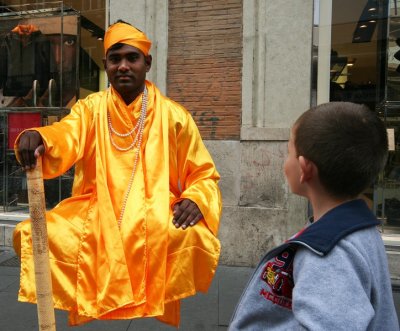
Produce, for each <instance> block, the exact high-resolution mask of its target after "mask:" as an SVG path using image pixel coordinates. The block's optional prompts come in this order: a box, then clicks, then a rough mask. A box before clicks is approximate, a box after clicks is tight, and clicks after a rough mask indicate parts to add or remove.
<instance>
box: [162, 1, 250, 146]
mask: <svg viewBox="0 0 400 331" xmlns="http://www.w3.org/2000/svg"><path fill="white" fill-rule="evenodd" d="M242 8H243V3H242V0H213V1H201V0H169V30H168V72H167V86H168V90H167V94H168V96H169V97H171V98H172V99H173V100H175V101H177V102H179V103H181V104H182V105H183V106H185V107H186V108H187V109H188V110H189V111H190V112H191V113H192V115H193V118H194V120H195V121H196V123H197V125H198V127H199V129H200V132H201V134H202V137H203V139H212V140H221V139H223V140H239V137H240V121H241V106H242V100H241V79H242V77H241V76H242V30H243V29H242V13H243V9H242Z"/></svg>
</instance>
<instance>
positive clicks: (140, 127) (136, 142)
mask: <svg viewBox="0 0 400 331" xmlns="http://www.w3.org/2000/svg"><path fill="white" fill-rule="evenodd" d="M146 115H147V88H146V86H145V87H144V90H143V95H142V108H141V110H140V117H139V119H138V121H137V123H136V125H135V127H134V128H133V129H132V130H131V131H129V132H127V133H119V132H118V131H117V130H115V129H114V127H113V126H112V123H111V116H110V113H109V112H107V117H108V128H109V135H110V141H111V144H112V145H113V146H114V147H115V149H117V150H118V151H121V152H126V151H129V150H131V149H133V148H135V146H136V151H135V159H134V163H133V169H132V173H131V176H130V178H129V182H128V188H127V190H126V192H125V196H124V200H123V201H122V207H121V212H120V215H119V218H118V228H121V222H122V218H123V216H124V213H125V208H126V203H127V201H128V196H129V192H130V191H131V189H132V184H133V179H134V177H135V173H136V168H137V163H138V160H139V153H140V146H141V145H142V138H143V131H144V122H145V120H146ZM135 132H137V133H136V135H135V137H134V138H133V142H132V143H131V144H130V145H129V146H128V147H121V146H118V145H117V143H116V142H115V141H114V139H113V137H112V134H115V135H116V136H118V137H122V138H126V137H129V136H132V135H133V134H134V133H135Z"/></svg>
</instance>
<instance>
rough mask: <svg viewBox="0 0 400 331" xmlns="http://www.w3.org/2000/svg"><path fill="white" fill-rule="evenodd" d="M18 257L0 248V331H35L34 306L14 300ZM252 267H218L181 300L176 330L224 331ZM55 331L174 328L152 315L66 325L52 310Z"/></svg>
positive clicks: (62, 316) (61, 315)
mask: <svg viewBox="0 0 400 331" xmlns="http://www.w3.org/2000/svg"><path fill="white" fill-rule="evenodd" d="M19 271H20V267H19V260H18V258H17V257H16V256H15V253H14V252H13V250H12V249H11V248H1V247H0V330H1V331H31V330H38V321H37V308H36V305H33V304H30V303H22V302H18V301H17V294H18V289H19ZM252 271H253V269H252V268H246V267H228V266H219V267H218V268H217V272H216V275H215V277H214V279H213V282H212V284H211V287H210V289H209V291H208V293H206V294H203V293H198V294H196V295H195V296H193V297H190V298H187V299H184V300H182V303H181V324H180V328H179V331H226V330H227V328H228V323H229V320H230V317H231V315H232V313H233V310H234V308H235V305H236V303H237V302H238V300H239V297H240V294H241V293H242V290H243V288H244V287H245V285H246V283H247V280H248V279H249V277H250V275H251V273H252ZM55 315H56V328H57V331H64V330H69V331H75V330H76V331H94V330H96V331H99V330H101V331H103V330H104V331H134V330H135V331H176V330H177V329H176V328H174V327H170V326H168V325H165V324H163V323H161V322H159V321H157V320H156V319H154V318H146V319H138V320H119V321H94V322H91V323H88V324H85V325H82V326H77V327H69V326H68V316H67V313H66V312H64V311H59V310H56V312H55Z"/></svg>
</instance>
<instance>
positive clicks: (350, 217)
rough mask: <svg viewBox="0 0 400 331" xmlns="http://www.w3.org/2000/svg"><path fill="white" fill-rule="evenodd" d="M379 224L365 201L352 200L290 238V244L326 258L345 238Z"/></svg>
mask: <svg viewBox="0 0 400 331" xmlns="http://www.w3.org/2000/svg"><path fill="white" fill-rule="evenodd" d="M379 224H380V222H379V221H378V220H377V219H376V217H375V215H374V214H373V213H372V211H371V210H370V209H369V208H368V206H367V204H366V203H365V201H364V200H362V199H356V200H351V201H348V202H345V203H343V204H341V205H339V206H337V207H335V208H333V209H331V210H330V211H328V212H327V213H326V214H325V215H323V216H322V217H321V218H320V219H319V220H318V221H317V222H315V223H313V224H311V225H310V226H308V227H307V228H305V229H304V230H302V231H300V232H299V233H298V234H297V235H295V236H293V237H292V238H290V239H289V240H288V243H297V244H301V245H303V246H306V247H308V248H310V249H311V250H312V251H313V252H314V253H317V254H318V255H321V256H325V255H327V254H328V253H329V252H330V251H331V250H332V249H333V248H334V247H335V246H336V244H337V243H338V242H339V241H340V240H341V239H343V238H344V237H346V236H348V235H350V234H352V233H353V232H356V231H359V230H362V229H366V228H371V227H376V226H377V225H379Z"/></svg>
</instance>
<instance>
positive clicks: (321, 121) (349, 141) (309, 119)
mask: <svg viewBox="0 0 400 331" xmlns="http://www.w3.org/2000/svg"><path fill="white" fill-rule="evenodd" d="M387 149H388V143H387V135H386V131H385V127H384V125H383V123H382V121H381V120H380V119H379V118H378V117H377V116H376V115H375V114H374V113H373V112H371V111H370V110H369V109H368V108H367V107H365V106H363V105H357V104H353V103H349V102H331V103H327V104H323V105H320V106H318V107H315V108H313V109H310V110H308V111H306V112H305V113H304V114H303V115H301V116H300V117H299V119H298V120H297V121H296V122H295V124H294V126H293V128H292V131H291V137H290V140H289V144H288V156H287V159H286V161H285V165H284V172H285V176H286V178H287V181H288V184H289V187H290V189H291V191H292V192H293V193H295V194H298V195H301V196H304V197H306V198H307V199H308V200H309V201H310V203H311V206H312V209H313V212H314V216H313V219H312V220H311V222H310V225H309V226H307V227H306V228H304V229H303V230H301V231H300V232H298V233H297V234H296V235H294V236H293V237H292V238H290V239H289V240H287V241H286V242H285V243H284V244H282V245H280V246H279V247H277V248H275V249H273V250H272V251H270V252H269V253H268V254H267V255H265V257H264V258H263V259H262V260H261V262H260V263H259V265H258V266H257V268H256V270H255V272H254V274H253V276H252V278H251V279H250V281H249V283H248V285H247V288H246V289H245V291H244V293H243V294H242V297H241V299H240V302H239V304H238V306H237V308H236V311H235V313H234V315H233V318H232V321H231V324H230V327H229V330H230V331H234V330H251V331H257V330H335V331H338V330H346V331H347V330H352V331H354V330H391V331H393V330H399V324H398V320H397V316H396V311H395V308H394V303H393V296H392V291H391V283H390V276H389V270H388V264H387V257H386V253H385V247H384V244H383V242H382V239H381V236H380V234H379V231H378V229H377V227H376V226H377V225H378V224H379V222H378V221H377V220H376V217H375V216H374V215H373V214H372V212H371V211H370V210H369V209H368V207H367V205H366V203H365V202H364V201H363V200H362V199H360V198H359V195H360V194H361V193H362V192H363V191H364V190H365V189H366V188H368V187H369V186H370V185H371V184H372V183H373V181H374V180H375V178H376V176H377V175H378V173H379V172H380V171H381V170H382V169H383V166H384V164H385V161H386V157H387Z"/></svg>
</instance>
